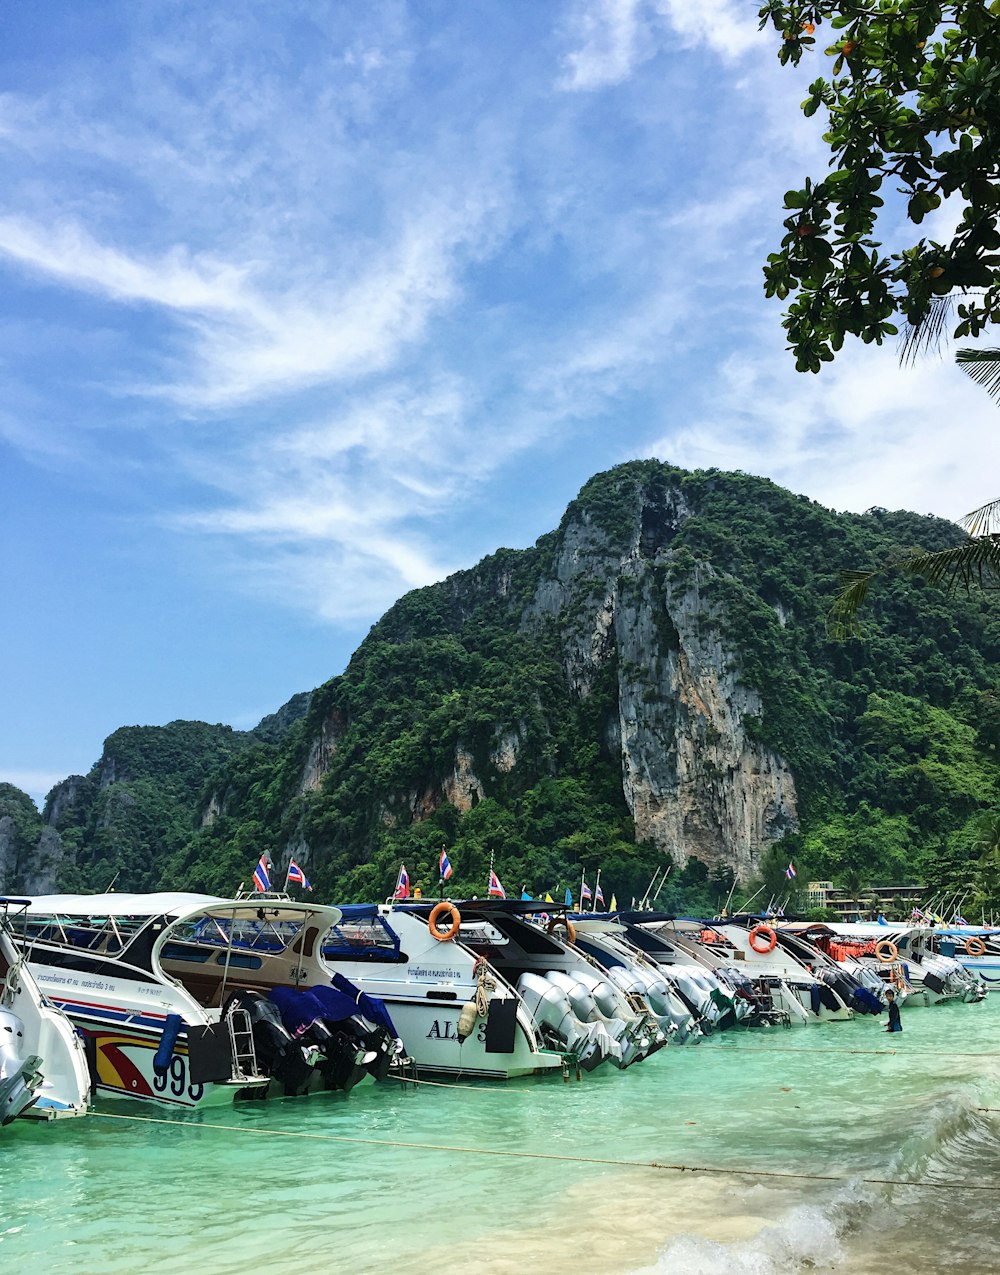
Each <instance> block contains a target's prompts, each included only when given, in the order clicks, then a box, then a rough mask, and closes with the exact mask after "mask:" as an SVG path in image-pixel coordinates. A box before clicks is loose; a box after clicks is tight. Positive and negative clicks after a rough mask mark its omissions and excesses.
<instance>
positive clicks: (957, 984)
mask: <svg viewBox="0 0 1000 1275" xmlns="http://www.w3.org/2000/svg"><path fill="white" fill-rule="evenodd" d="M830 930H831V931H832V932H833V936H834V942H835V943H839V944H842V945H845V946H846V947H847V948H848V949H849V950H850V951H852V953H853V954H854V955H855V958H856V959H857V960H859V961H861V962H862V963H863V964H865V965H867V966H868V967H869V968H870V969H874V970H875V971H876V972H877V973H878V974H879V976H880V977H881V978H882V979H883V981H885V982H886V983H888V984H891V985H892V986H893V987H894V988H896V989H897V992H898V991H900V990H906V991H907V992H908V993H909V994H908V997H907V1003H908V1004H910V1005H937V1004H940V1003H942V1002H944V1001H953V1000H970V1001H975V1000H979V999H981V998H982V997H983V996H984V995H985V994H986V989H985V987H984V985H983V984H982V983H981V982H979V980H978V979H976V978H975V977H974V976H973V975H972V974H970V973H969V971H968V970H967V969H966V968H965V967H964V966H963V965H962V964H961V962H960V961H958V960H956V959H955V958H954V957H949V956H944V955H942V954H941V953H940V952H935V951H934V949H933V947H932V943H933V942H934V940H935V935H936V931H935V929H934V927H933V926H930V925H910V924H903V923H899V922H889V923H888V924H882V923H881V922H874V921H858V922H855V923H854V924H843V923H839V922H838V923H835V924H831V925H830Z"/></svg>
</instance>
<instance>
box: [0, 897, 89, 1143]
mask: <svg viewBox="0 0 1000 1275" xmlns="http://www.w3.org/2000/svg"><path fill="white" fill-rule="evenodd" d="M25 907H26V904H25V902H24V900H21V899H0V1125H4V1124H8V1123H9V1122H10V1121H11V1120H13V1119H15V1117H17V1116H19V1115H24V1116H34V1117H36V1118H39V1119H46V1120H54V1119H56V1118H58V1117H65V1116H82V1115H85V1114H86V1112H87V1109H88V1106H89V1104H90V1072H89V1070H88V1068H87V1058H86V1054H85V1052H84V1048H83V1042H82V1041H81V1039H80V1037H79V1036H78V1035H77V1034H76V1032H75V1031H74V1029H73V1026H72V1024H71V1023H70V1021H69V1019H68V1018H67V1017H66V1015H65V1014H63V1013H62V1012H61V1010H58V1009H56V1008H55V1006H54V1005H52V1004H50V1003H49V1001H48V1000H46V998H45V996H44V995H43V993H42V990H41V988H40V987H39V986H38V984H37V983H36V981H35V978H34V975H33V974H32V972H31V970H30V968H29V967H28V965H27V963H26V962H25V960H24V957H23V954H22V952H21V950H20V949H19V948H18V947H17V945H16V944H15V942H14V940H13V938H12V932H13V926H14V924H15V923H16V916H17V914H18V913H20V912H23V910H24V908H25Z"/></svg>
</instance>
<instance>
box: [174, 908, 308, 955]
mask: <svg viewBox="0 0 1000 1275" xmlns="http://www.w3.org/2000/svg"><path fill="white" fill-rule="evenodd" d="M301 928H302V922H301V921H299V920H291V919H289V918H280V919H279V918H273V917H268V916H264V917H263V918H260V917H242V916H238V917H231V916H193V917H188V918H187V919H186V920H183V921H178V922H176V923H175V924H174V926H173V929H172V930H171V931H170V938H171V941H172V942H174V943H194V944H197V945H198V946H199V947H204V946H206V945H209V946H212V947H229V946H230V944H232V946H233V947H234V948H242V949H244V950H249V951H262V952H283V951H284V950H285V948H286V947H288V946H289V944H290V943H292V942H293V941H294V939H295V937H296V936H297V935H298V933H299V931H300V930H301Z"/></svg>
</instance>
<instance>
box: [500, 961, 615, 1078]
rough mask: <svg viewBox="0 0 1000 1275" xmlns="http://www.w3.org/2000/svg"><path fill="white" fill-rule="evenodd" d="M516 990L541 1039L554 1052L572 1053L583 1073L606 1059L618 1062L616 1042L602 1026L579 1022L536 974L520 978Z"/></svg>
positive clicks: (564, 1000) (560, 994) (559, 993)
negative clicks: (545, 1040) (549, 1045)
mask: <svg viewBox="0 0 1000 1275" xmlns="http://www.w3.org/2000/svg"><path fill="white" fill-rule="evenodd" d="M517 990H518V992H519V993H520V996H521V999H522V1000H523V1001H524V1004H525V1007H526V1008H527V1010H528V1012H529V1013H530V1014H531V1015H532V1017H533V1018H534V1020H535V1022H536V1023H537V1024H538V1026H539V1028H540V1030H541V1032H542V1035H543V1037H545V1038H547V1040H548V1041H549V1042H550V1044H551V1045H552V1046H554V1047H555V1048H557V1049H561V1050H565V1051H567V1052H572V1053H575V1054H576V1055H577V1057H578V1059H579V1063H580V1066H581V1068H582V1069H583V1070H584V1071H593V1069H594V1068H595V1067H597V1066H598V1065H599V1064H600V1063H602V1062H604V1061H605V1060H606V1059H607V1060H610V1061H612V1062H615V1061H617V1062H620V1061H621V1056H622V1048H621V1045H619V1043H618V1041H616V1040H614V1039H613V1038H612V1037H611V1036H610V1035H609V1034H608V1031H607V1028H606V1027H605V1026H604V1024H603V1023H599V1022H598V1023H584V1022H581V1021H580V1019H579V1018H577V1016H576V1015H575V1014H574V1013H573V1008H572V1006H571V1004H570V1002H569V998H568V997H567V996H566V994H565V992H564V991H563V990H562V988H561V987H557V986H556V985H555V984H554V983H550V982H549V981H548V980H547V979H545V978H543V977H542V976H541V975H540V974H522V975H521V977H520V978H519V979H518V980H517Z"/></svg>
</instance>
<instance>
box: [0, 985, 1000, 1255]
mask: <svg viewBox="0 0 1000 1275" xmlns="http://www.w3.org/2000/svg"><path fill="white" fill-rule="evenodd" d="M904 1027H905V1030H904V1032H903V1034H902V1036H899V1035H896V1036H888V1035H886V1033H885V1032H884V1030H883V1029H882V1027H881V1026H880V1024H879V1022H878V1021H876V1020H873V1019H870V1018H864V1019H859V1020H856V1021H854V1022H852V1023H826V1024H819V1025H816V1026H814V1027H809V1028H795V1029H789V1030H783V1029H772V1030H770V1031H757V1032H738V1033H737V1032H728V1033H725V1034H724V1035H721V1036H717V1037H714V1038H712V1039H710V1040H707V1041H705V1042H703V1043H702V1044H701V1045H699V1046H696V1047H694V1048H691V1047H687V1046H685V1047H679V1048H672V1049H667V1050H664V1051H662V1052H661V1053H660V1054H658V1055H657V1056H656V1057H654V1058H652V1059H650V1060H649V1061H648V1062H645V1063H643V1064H641V1065H639V1066H637V1067H633V1068H632V1069H630V1070H629V1071H627V1072H624V1073H621V1072H613V1071H603V1070H602V1071H599V1072H597V1073H592V1074H591V1075H588V1076H584V1078H583V1080H582V1082H580V1083H577V1082H576V1081H575V1080H571V1081H570V1083H568V1084H565V1083H563V1082H562V1080H561V1079H559V1078H558V1077H547V1078H544V1079H538V1080H523V1081H513V1082H511V1083H509V1084H507V1085H485V1084H484V1085H469V1086H448V1087H435V1086H420V1087H418V1088H416V1089H413V1088H407V1089H405V1090H404V1089H402V1088H400V1087H399V1086H398V1085H394V1084H393V1083H392V1082H387V1083H386V1084H385V1085H382V1086H374V1085H367V1086H364V1087H362V1088H359V1089H357V1090H355V1091H354V1093H353V1094H351V1095H350V1096H349V1097H346V1098H345V1097H343V1096H341V1095H321V1096H315V1097H311V1098H308V1099H282V1100H277V1101H268V1102H266V1103H247V1104H238V1105H236V1106H233V1107H221V1108H218V1107H217V1108H215V1109H209V1110H206V1111H205V1112H204V1113H202V1114H200V1115H199V1114H192V1115H189V1116H177V1115H175V1114H174V1113H171V1112H161V1111H159V1110H157V1109H154V1108H152V1107H148V1106H145V1105H142V1106H139V1105H126V1104H108V1103H105V1104H103V1105H102V1106H100V1107H99V1112H103V1113H107V1116H113V1115H127V1116H129V1117H135V1118H134V1119H117V1118H106V1117H105V1115H102V1114H97V1115H93V1116H88V1117H87V1118H85V1119H83V1120H75V1121H65V1122H60V1123H56V1124H53V1125H36V1124H34V1123H28V1122H26V1121H17V1122H16V1123H15V1124H13V1125H10V1126H8V1127H7V1128H6V1129H3V1130H0V1270H2V1271H3V1273H4V1275H20V1272H28V1271H32V1272H34V1271H39V1270H41V1271H46V1272H48V1271H53V1272H74V1273H84V1275H91V1273H93V1275H98V1273H100V1275H117V1273H125V1272H129V1273H130V1272H135V1271H140V1270H149V1269H154V1268H155V1269H157V1270H159V1271H164V1272H173V1271H189V1270H193V1269H199V1270H207V1271H211V1272H212V1273H213V1275H230V1273H232V1275H236V1273H237V1272H238V1273H239V1275H245V1273H246V1272H247V1271H248V1270H257V1269H266V1270H267V1271H268V1272H273V1273H274V1275H291V1272H297V1273H298V1275H303V1273H304V1272H313V1271H324V1272H326V1271H337V1272H339V1271H345V1272H351V1273H352V1275H369V1273H370V1272H375V1271H380V1272H381V1271H384V1270H386V1269H387V1268H388V1269H391V1270H392V1271H393V1272H397V1273H398V1275H425V1273H429V1272H432V1271H433V1272H440V1271H442V1270H446V1269H450V1268H452V1267H457V1266H458V1265H459V1264H461V1265H467V1264H468V1265H474V1266H475V1268H476V1270H477V1272H486V1273H487V1275H508V1272H509V1273H510V1275H514V1272H525V1271H528V1272H535V1271H538V1272H541V1271H550V1270H551V1271H559V1272H562V1271H565V1270H572V1271H573V1273H574V1275H785V1273H786V1272H795V1271H803V1270H808V1271H819V1272H837V1273H838V1275H862V1273H864V1275H867V1273H868V1272H871V1271H875V1270H878V1269H881V1268H883V1267H884V1266H885V1265H886V1264H887V1263H890V1262H891V1263H892V1264H893V1265H894V1266H899V1267H902V1268H907V1267H908V1268H909V1269H913V1270H919V1271H921V1272H922V1273H923V1275H934V1273H936V1272H944V1271H952V1270H954V1269H955V1268H956V1267H958V1266H968V1267H974V1268H977V1269H989V1268H992V1266H993V1264H994V1255H995V1252H996V1246H997V1243H998V1241H1000V1224H998V1223H997V1222H996V1221H995V1220H994V1219H995V1216H996V1208H997V1204H998V1203H1000V1111H990V1112H987V1111H981V1110H979V1108H982V1107H996V1108H1000V995H994V996H993V997H991V998H990V999H989V1000H987V1001H986V1002H984V1003H983V1004H981V1005H964V1004H960V1005H945V1006H939V1007H934V1008H927V1009H912V1010H910V1011H906V1010H904ZM892 1050H895V1051H896V1052H890V1051H892ZM861 1051H863V1052H861ZM874 1051H879V1052H874ZM151 1118H152V1120H151ZM155 1120H160V1121H164V1120H166V1121H170V1123H154V1122H152V1121H155ZM338 1139H356V1140H357V1141H346V1140H345V1141H338ZM373 1143H379V1144H390V1143H396V1144H406V1145H373ZM432 1145H433V1146H434V1147H435V1148H445V1149H428V1148H429V1147H431V1146H432ZM495 1151H518V1152H533V1153H540V1154H541V1155H543V1156H565V1157H567V1159H565V1160H556V1159H544V1158H538V1159H532V1158H521V1157H514V1156H496V1155H493V1154H478V1152H495ZM588 1158H589V1159H591V1160H592V1161H593V1160H605V1161H607V1160H614V1161H640V1162H644V1164H641V1165H638V1166H637V1165H625V1164H608V1163H603V1164H602V1163H587V1162H586V1160H587V1159H588ZM651 1161H656V1162H658V1163H659V1164H667V1163H669V1164H684V1165H689V1166H699V1167H712V1168H715V1169H740V1170H744V1169H745V1170H757V1171H760V1170H767V1171H769V1172H771V1173H776V1174H804V1175H807V1174H812V1175H827V1176H828V1177H829V1178H830V1179H833V1180H815V1179H814V1178H809V1177H753V1176H742V1175H735V1174H734V1175H729V1174H723V1173H690V1172H684V1173H680V1172H677V1171H674V1170H667V1169H662V1168H652V1167H649V1162H651ZM866 1178H868V1179H871V1178H877V1179H895V1180H906V1181H909V1182H918V1183H938V1184H941V1185H937V1186H926V1185H924V1186H896V1185H887V1184H885V1183H884V1182H875V1183H866V1182H864V1181H863V1180H862V1179H866ZM963 1184H966V1185H965V1186H964V1187H963ZM970 1186H971V1187H976V1188H982V1187H990V1188H992V1189H988V1190H981V1189H976V1190H973V1189H967V1188H968V1187H970Z"/></svg>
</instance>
